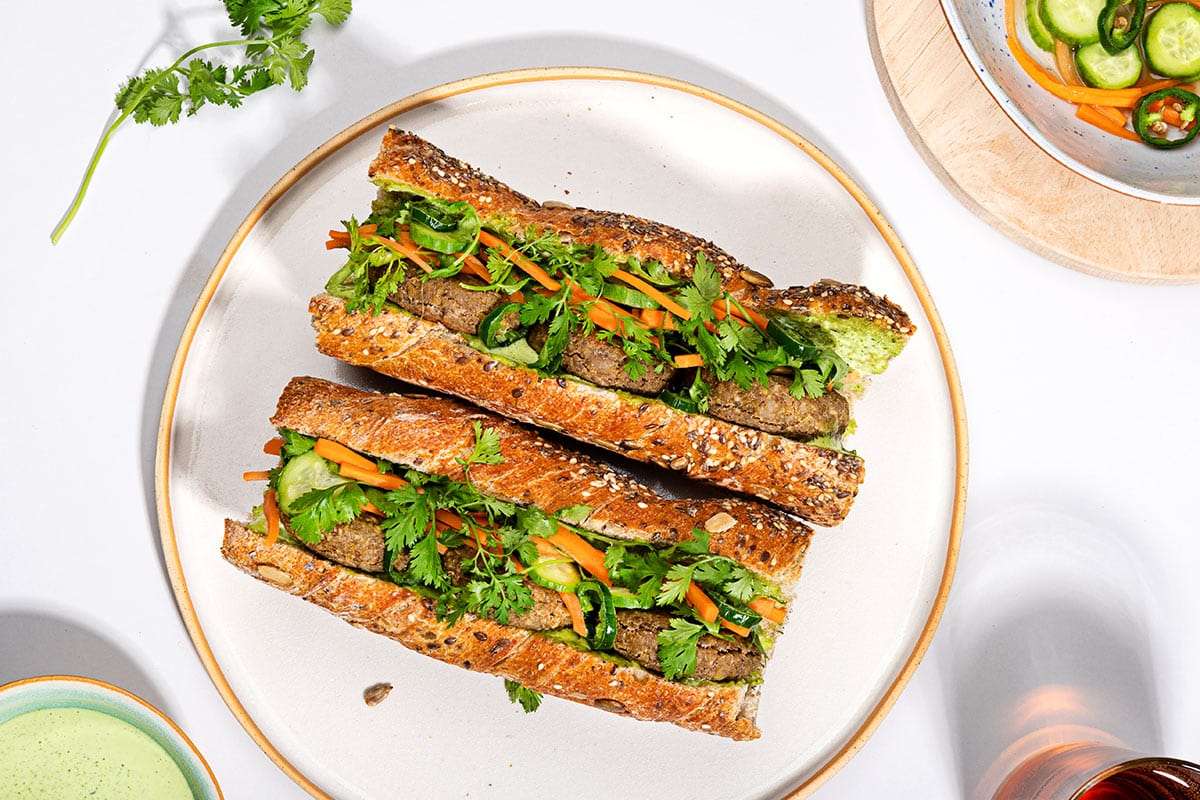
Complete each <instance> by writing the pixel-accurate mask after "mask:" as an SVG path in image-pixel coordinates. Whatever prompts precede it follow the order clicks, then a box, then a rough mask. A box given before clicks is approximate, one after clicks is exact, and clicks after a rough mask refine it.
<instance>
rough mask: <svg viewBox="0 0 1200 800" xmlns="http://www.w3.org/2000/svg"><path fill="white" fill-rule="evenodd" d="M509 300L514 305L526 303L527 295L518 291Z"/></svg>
mask: <svg viewBox="0 0 1200 800" xmlns="http://www.w3.org/2000/svg"><path fill="white" fill-rule="evenodd" d="M508 299H509V300H512V301H513V302H514V303H524V302H525V293H524V292H522V291H521V290H519V289H518V290H517V291H515V292H513V293H512V294H510V295H509V296H508Z"/></svg>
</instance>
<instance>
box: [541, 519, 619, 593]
mask: <svg viewBox="0 0 1200 800" xmlns="http://www.w3.org/2000/svg"><path fill="white" fill-rule="evenodd" d="M546 540H547V541H549V542H550V543H551V544H552V545H554V546H555V547H557V548H558V549H559V550H562V551H563V552H564V553H566V554H567V555H569V556H570V557H571V558H573V559H575V561H576V563H578V564H579V566H581V567H583V568H584V569H585V570H587V571H588V572H590V573H591V574H592V575H594V576H595V577H596V579H597V580H599V581H600V582H601V583H603V584H605V585H606V586H612V578H610V577H609V576H608V567H606V566H604V553H602V552H600V551H599V550H597V549H596V548H594V547H592V546H591V545H590V544H588V543H587V541H586V540H584V538H583V537H582V536H580V535H579V534H578V533H575V531H572V530H570V529H568V528H564V527H561V526H560V527H559V529H558V532H557V533H555V534H554V535H553V536H547V537H546Z"/></svg>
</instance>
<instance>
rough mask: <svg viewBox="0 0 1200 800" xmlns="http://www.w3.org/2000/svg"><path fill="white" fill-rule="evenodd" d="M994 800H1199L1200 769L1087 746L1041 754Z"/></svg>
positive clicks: (1119, 749) (1016, 772)
mask: <svg viewBox="0 0 1200 800" xmlns="http://www.w3.org/2000/svg"><path fill="white" fill-rule="evenodd" d="M994 800H1200V765H1196V764H1192V763H1190V762H1187V761H1180V760H1179V759H1175V758H1164V757H1159V756H1143V755H1139V754H1137V753H1134V752H1132V751H1130V750H1126V749H1125V748H1122V747H1113V746H1111V745H1105V744H1099V743H1096V742H1087V743H1079V744H1070V745H1062V746H1060V747H1054V748H1050V749H1049V750H1045V751H1043V752H1041V753H1037V754H1035V755H1033V756H1031V757H1030V758H1028V759H1027V760H1026V761H1025V762H1024V763H1022V764H1021V765H1020V766H1019V767H1017V769H1016V770H1014V771H1013V772H1012V774H1011V775H1009V776H1008V778H1007V779H1006V780H1005V781H1004V783H1003V784H1001V786H1000V788H999V789H998V790H997V791H996V794H995V797H994Z"/></svg>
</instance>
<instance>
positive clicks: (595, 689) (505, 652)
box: [221, 520, 759, 740]
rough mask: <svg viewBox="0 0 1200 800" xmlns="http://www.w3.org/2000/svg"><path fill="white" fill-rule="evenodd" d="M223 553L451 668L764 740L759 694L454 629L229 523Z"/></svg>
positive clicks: (494, 632)
mask: <svg viewBox="0 0 1200 800" xmlns="http://www.w3.org/2000/svg"><path fill="white" fill-rule="evenodd" d="M221 554H222V555H223V556H224V558H225V560H226V561H228V562H229V563H231V564H233V565H234V566H236V567H238V568H239V569H241V570H242V571H243V572H246V573H247V574H249V575H252V576H254V577H256V578H258V579H259V580H262V581H263V582H265V583H268V584H270V585H271V586H274V587H275V588H277V589H282V590H283V591H285V592H288V593H289V594H293V595H296V596H297V597H301V598H303V599H305V600H307V601H309V602H310V603H313V604H315V605H317V606H320V607H321V608H324V609H326V610H327V611H330V612H332V613H334V614H336V615H337V616H339V617H341V618H342V619H343V620H345V621H347V622H349V623H350V624H352V625H356V626H358V627H360V628H365V629H366V630H369V631H371V632H373V633H378V634H382V635H384V636H387V637H389V638H391V639H394V640H395V641H397V642H399V643H400V644H402V645H404V646H405V647H407V648H409V649H410V650H414V651H416V652H418V653H422V654H424V655H427V656H431V657H433V658H436V659H438V660H440V661H444V662H446V663H448V664H455V665H457V666H460V667H463V668H465V669H470V670H474V671H477V672H486V673H489V674H493V675H499V676H502V677H504V678H508V679H510V680H514V681H517V682H519V683H521V684H523V685H524V686H527V687H529V688H530V689H533V690H534V691H537V692H541V693H543V694H548V695H552V696H554V697H561V698H564V699H567V700H573V701H575V702H577V703H583V704H585V705H590V706H594V707H595V708H601V709H604V710H605V711H611V712H614V713H619V714H625V715H628V716H631V717H634V718H636V719H641V720H648V721H652V722H671V723H674V724H676V725H679V726H680V727H683V728H687V729H688V730H693V731H701V732H704V733H711V734H715V735H717V736H727V737H729V738H731V739H738V740H746V739H757V738H758V737H759V730H758V728H757V727H756V726H755V724H754V717H755V713H756V711H757V706H758V687H751V686H745V685H740V684H713V685H706V686H688V685H685V684H680V683H674V682H672V681H668V680H666V679H664V678H661V677H659V676H657V675H654V674H652V673H650V672H647V671H645V670H643V669H641V668H638V667H628V666H620V665H617V664H616V663H614V662H612V661H608V660H606V659H604V658H601V657H600V656H597V655H595V654H593V653H589V652H585V651H581V650H577V649H575V648H573V647H570V646H569V645H566V644H562V643H559V642H554V641H551V640H550V639H547V638H546V637H544V636H541V635H538V634H536V633H533V632H531V631H526V630H522V629H520V628H513V627H509V626H506V625H500V624H499V623H497V622H493V621H491V620H487V619H482V618H479V617H474V616H471V615H467V616H465V617H464V618H463V619H461V620H460V621H459V622H458V623H457V624H455V625H454V626H452V627H451V626H447V625H446V624H444V623H442V622H439V621H438V619H437V615H436V613H435V610H434V608H435V604H434V601H433V600H431V599H429V598H426V597H422V596H421V595H419V594H417V593H416V592H413V591H411V590H409V589H405V588H403V587H400V586H397V585H395V584H393V583H389V582H387V581H381V580H378V579H376V578H372V577H370V576H369V575H363V574H361V573H357V572H353V571H351V570H348V569H346V568H344V567H339V566H337V565H335V564H332V563H330V562H328V561H325V560H324V559H322V558H319V557H317V556H315V555H312V554H311V553H308V552H307V551H305V550H301V549H300V548H298V547H294V546H292V545H289V544H285V543H282V542H277V543H275V544H270V545H269V544H267V543H266V540H265V539H264V538H263V537H261V536H259V535H258V534H256V533H253V532H252V531H249V530H247V529H246V528H245V527H244V526H243V525H241V524H239V523H237V522H234V521H232V520H226V521H225V536H224V541H223V543H222V546H221Z"/></svg>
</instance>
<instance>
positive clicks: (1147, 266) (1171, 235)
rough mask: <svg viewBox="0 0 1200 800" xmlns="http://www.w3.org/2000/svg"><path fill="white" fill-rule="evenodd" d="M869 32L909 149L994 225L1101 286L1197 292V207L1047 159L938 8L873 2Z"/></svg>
mask: <svg viewBox="0 0 1200 800" xmlns="http://www.w3.org/2000/svg"><path fill="white" fill-rule="evenodd" d="M1008 1H1009V2H1011V0H1008ZM867 28H868V32H869V35H870V37H871V52H872V55H873V56H874V58H875V65H876V67H877V68H878V70H879V74H880V77H881V78H882V82H883V87H884V91H885V92H886V93H887V95H888V98H889V100H890V101H891V103H892V107H893V108H894V109H895V111H896V116H897V117H898V118H899V119H900V122H901V124H902V125H903V126H904V128H905V130H906V131H907V132H908V135H909V138H911V139H912V141H913V143H914V144H916V146H917V149H918V150H919V151H920V153H921V155H922V156H923V157H924V158H925V160H926V161H927V162H928V163H929V165H930V166H931V167H933V169H934V172H935V173H937V175H938V176H939V177H940V178H941V179H942V181H943V182H944V183H945V184H946V185H947V186H948V187H949V188H950V190H951V191H952V192H953V193H954V194H955V195H956V196H957V197H958V198H959V199H960V200H961V201H962V202H963V203H964V204H965V205H966V206H967V207H968V208H970V209H971V210H972V211H974V212H975V213H976V214H978V215H979V216H980V217H982V218H983V219H984V220H986V221H987V222H988V223H989V224H991V225H992V226H993V227H995V228H996V229H998V230H999V231H1001V232H1002V233H1004V234H1005V235H1006V236H1008V237H1010V238H1012V239H1014V240H1015V241H1017V242H1019V243H1020V244H1022V245H1024V246H1025V247H1028V248H1029V249H1031V250H1033V251H1034V252H1036V253H1039V254H1041V255H1043V256H1045V257H1046V258H1048V259H1051V260H1052V261H1056V262H1058V263H1060V264H1063V265H1065V266H1068V267H1071V268H1072V269H1077V270H1080V271H1082V272H1086V273H1089V274H1091V275H1097V276H1099V277H1102V278H1111V279H1113V280H1121V281H1131V282H1135V283H1192V282H1197V281H1200V251H1197V249H1196V242H1198V241H1200V208H1197V207H1196V206H1180V205H1169V204H1166V203H1157V202H1154V201H1151V200H1143V199H1141V198H1136V197H1132V196H1129V195H1125V194H1121V193H1120V192H1116V191H1113V190H1112V189H1107V188H1105V187H1103V186H1101V185H1099V184H1097V183H1094V182H1093V181H1091V180H1088V179H1087V178H1084V177H1083V176H1081V175H1079V174H1078V173H1075V172H1073V171H1071V170H1070V169H1068V168H1066V167H1064V166H1063V165H1062V164H1060V163H1059V162H1057V161H1055V160H1054V159H1053V158H1051V157H1050V156H1049V155H1047V154H1046V153H1045V152H1044V151H1043V150H1042V149H1041V148H1040V147H1038V146H1037V145H1036V144H1035V143H1034V142H1033V140H1032V139H1030V138H1028V137H1027V136H1026V135H1025V134H1024V133H1022V132H1021V129H1020V128H1018V127H1017V125H1016V124H1015V123H1013V121H1012V120H1010V119H1009V118H1008V117H1007V116H1006V115H1005V113H1004V112H1003V111H1002V110H1001V108H1000V106H999V104H997V103H996V101H995V100H994V99H993V98H992V96H991V94H989V93H988V91H987V89H986V88H985V87H984V85H983V83H981V82H980V81H979V80H978V78H977V77H976V76H975V73H974V71H973V70H972V68H971V65H970V63H969V62H968V61H967V58H966V56H965V55H964V54H963V52H962V50H960V49H959V46H958V42H957V40H956V39H955V37H954V34H953V32H952V31H951V30H950V26H949V23H947V21H946V16H945V13H944V12H943V11H942V6H941V4H940V3H939V2H938V0H869V2H868V3H867ZM949 109H954V113H948V110H949Z"/></svg>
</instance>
